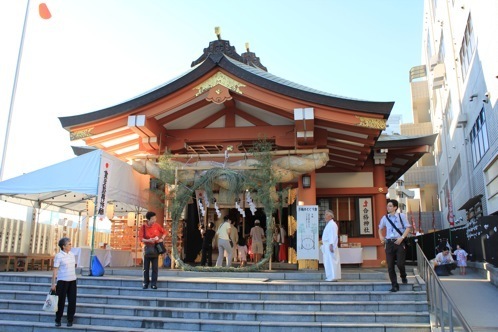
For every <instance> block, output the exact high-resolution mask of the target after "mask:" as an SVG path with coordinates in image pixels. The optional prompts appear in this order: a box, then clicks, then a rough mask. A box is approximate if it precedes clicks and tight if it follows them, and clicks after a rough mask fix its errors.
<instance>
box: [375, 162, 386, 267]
mask: <svg viewBox="0 0 498 332" xmlns="http://www.w3.org/2000/svg"><path fill="white" fill-rule="evenodd" d="M373 182H374V187H375V188H376V189H377V194H375V195H374V198H373V201H374V203H373V205H374V224H375V225H374V229H375V238H376V239H379V223H380V219H382V216H383V215H385V214H386V212H387V211H386V205H387V198H386V194H387V186H386V171H385V167H384V164H377V165H374V169H373ZM385 259H386V253H385V251H384V246H383V245H382V244H381V243H380V240H378V244H377V261H378V262H379V264H380V262H381V261H383V260H385Z"/></svg>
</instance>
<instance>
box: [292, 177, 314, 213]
mask: <svg viewBox="0 0 498 332" xmlns="http://www.w3.org/2000/svg"><path fill="white" fill-rule="evenodd" d="M307 175H309V176H311V186H310V188H303V177H302V175H301V176H300V177H299V180H298V181H297V182H298V192H297V198H298V202H302V203H303V205H316V183H315V179H316V173H315V172H312V173H309V174H307Z"/></svg>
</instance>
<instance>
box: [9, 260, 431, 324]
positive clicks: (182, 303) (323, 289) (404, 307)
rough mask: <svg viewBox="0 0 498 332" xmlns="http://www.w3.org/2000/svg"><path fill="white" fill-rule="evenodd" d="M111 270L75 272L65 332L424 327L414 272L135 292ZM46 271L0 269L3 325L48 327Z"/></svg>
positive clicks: (134, 281) (201, 281)
mask: <svg viewBox="0 0 498 332" xmlns="http://www.w3.org/2000/svg"><path fill="white" fill-rule="evenodd" d="M108 272H109V271H108ZM110 272H112V274H106V275H105V276H103V277H89V276H84V275H83V276H79V277H78V304H77V310H76V318H75V321H76V323H75V325H74V326H73V327H71V330H72V331H160V330H162V331H164V330H166V331H233V330H237V332H245V331H272V332H273V331H285V332H289V331H299V332H302V330H303V329H304V330H306V331H365V332H367V331H368V332H371V331H383V332H385V331H424V332H426V331H430V323H429V318H430V316H429V313H428V304H427V296H426V293H425V292H424V291H423V290H424V289H425V285H424V284H423V282H421V279H420V278H419V277H418V276H417V275H410V276H409V284H405V285H403V284H401V285H400V286H401V291H399V292H396V293H390V292H389V291H388V290H389V289H390V288H391V285H390V283H389V282H388V280H387V277H386V273H385V270H382V272H379V271H369V270H367V271H365V269H362V270H361V272H357V271H353V272H352V273H349V274H347V275H346V278H344V279H343V280H341V281H339V282H325V281H323V280H322V279H321V278H322V277H323V276H322V273H316V272H311V273H308V272H306V271H305V272H299V271H292V272H274V271H270V272H268V271H264V272H256V273H240V274H239V273H226V272H225V273H221V272H220V273H204V272H185V271H178V270H168V271H161V273H160V277H159V280H158V287H159V288H158V289H157V290H151V289H147V290H143V289H142V288H141V279H142V276H141V271H140V270H138V269H137V270H131V271H126V270H125V269H123V270H118V269H112V270H111V271H110ZM363 272H365V273H363ZM120 274H123V275H120ZM51 275H52V274H51V273H50V272H45V271H43V272H41V271H40V272H35V273H11V272H9V273H0V317H1V318H2V319H4V321H2V322H0V326H1V328H0V330H1V331H16V332H21V331H53V330H54V329H55V327H54V314H53V313H47V312H44V311H41V307H42V303H43V301H44V299H45V296H46V294H47V292H48V289H49V288H50V282H51ZM367 276H368V277H367ZM6 317H8V318H9V319H10V321H7V320H6ZM64 319H65V318H64ZM62 329H66V327H65V326H64V324H63V326H62Z"/></svg>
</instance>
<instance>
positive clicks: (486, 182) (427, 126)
mask: <svg viewBox="0 0 498 332" xmlns="http://www.w3.org/2000/svg"><path fill="white" fill-rule="evenodd" d="M497 15H498V1H495V0H480V1H470V0H445V1H442V0H439V1H438V0H425V4H424V18H423V19H424V24H423V32H422V33H423V38H422V40H423V41H422V61H421V63H422V64H421V65H420V66H416V67H413V68H412V69H411V70H410V85H411V88H412V105H413V118H414V124H410V125H402V126H401V132H402V134H406V135H413V134H428V133H438V138H437V139H436V143H435V145H434V149H433V155H432V156H429V155H427V156H425V157H423V158H422V159H421V160H420V161H419V162H418V165H417V166H421V167H413V168H412V170H410V171H409V172H408V173H407V174H406V175H405V186H406V187H407V188H411V186H419V187H420V189H421V204H422V205H425V208H424V210H425V211H430V210H431V209H430V202H431V201H433V200H434V198H436V200H437V204H438V205H439V206H438V208H437V209H438V210H439V211H440V212H441V214H440V215H441V218H440V222H441V226H442V228H447V227H450V226H453V225H454V224H458V223H459V222H462V223H465V222H466V221H467V215H466V210H468V209H469V208H470V209H471V208H474V207H476V209H478V210H481V211H482V214H483V215H489V214H497V213H498V106H497V97H498V61H497V58H498V36H497V35H496V31H498V21H497V20H496V17H497ZM426 213H428V212H426Z"/></svg>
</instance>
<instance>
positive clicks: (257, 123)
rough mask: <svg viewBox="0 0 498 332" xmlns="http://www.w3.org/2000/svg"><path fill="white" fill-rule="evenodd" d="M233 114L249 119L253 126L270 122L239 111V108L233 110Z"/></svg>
mask: <svg viewBox="0 0 498 332" xmlns="http://www.w3.org/2000/svg"><path fill="white" fill-rule="evenodd" d="M235 115H238V116H240V117H241V118H243V119H245V120H247V121H249V122H250V123H252V124H253V125H255V126H270V124H269V123H268V122H265V121H263V120H261V119H260V118H257V117H255V116H253V115H251V114H249V113H247V112H244V111H241V110H239V109H236V110H235Z"/></svg>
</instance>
